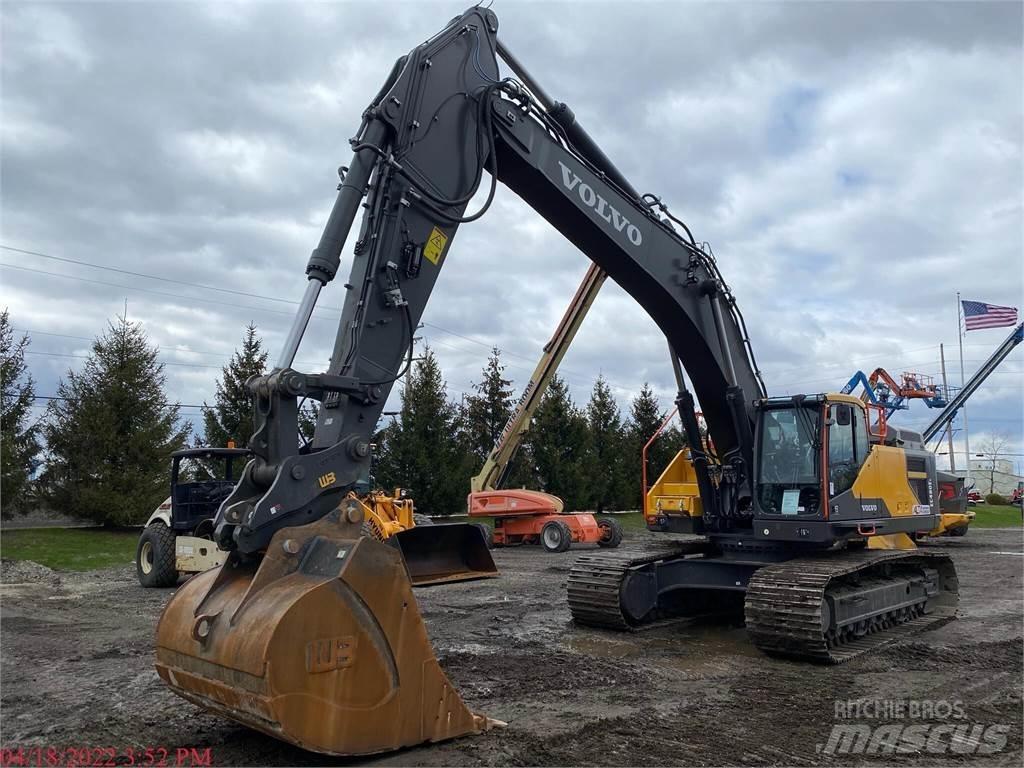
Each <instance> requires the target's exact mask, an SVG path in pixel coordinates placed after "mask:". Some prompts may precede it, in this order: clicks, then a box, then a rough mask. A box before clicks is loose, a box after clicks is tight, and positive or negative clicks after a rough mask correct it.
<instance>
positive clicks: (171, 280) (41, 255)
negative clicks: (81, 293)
mask: <svg viewBox="0 0 1024 768" xmlns="http://www.w3.org/2000/svg"><path fill="white" fill-rule="evenodd" d="M0 248H3V249H4V250H5V251H14V252H15V253H23V254H25V255H27V256H38V257H39V258H41V259H51V260H53V261H62V262H64V263H66V264H78V265H79V266H82V267H93V268H94V269H105V270H107V271H108V272H117V273H119V274H122V275H130V276H131V277H144V278H146V279H147V280H160V281H161V282H164V283H174V284H175V285H187V286H189V287H191V288H202V289H203V290H206V291H219V292H221V293H230V294H234V295H235V296H247V297H249V298H252V299H263V300H265V301H280V302H284V303H286V304H298V303H299V302H297V301H290V300H289V299H281V298H277V297H275V296H260V295H259V294H256V293H249V292H247V291H236V290H234V289H232V288H221V287H218V286H213V285H203V284H202V283H191V282H189V281H187V280H176V279H174V278H173V277H163V276H162V275H151V274H148V273H146V272H132V271H131V270H129V269H119V268H118V267H110V266H107V265H105V264H93V263H92V262H88V261H81V260H79V259H71V258H68V257H67V256H52V255H50V254H48V253H41V252H40V251H28V250H25V249H24V248H14V247H12V246H10V245H0ZM338 311H339V312H340V311H341V310H338Z"/></svg>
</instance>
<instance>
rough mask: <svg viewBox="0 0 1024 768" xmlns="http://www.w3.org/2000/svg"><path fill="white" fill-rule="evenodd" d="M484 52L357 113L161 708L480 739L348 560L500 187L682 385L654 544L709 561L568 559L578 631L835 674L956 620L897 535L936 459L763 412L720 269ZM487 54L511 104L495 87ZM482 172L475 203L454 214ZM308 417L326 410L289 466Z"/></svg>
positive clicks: (922, 503)
mask: <svg viewBox="0 0 1024 768" xmlns="http://www.w3.org/2000/svg"><path fill="white" fill-rule="evenodd" d="M497 32H498V19H497V16H496V15H495V14H494V12H493V11H492V10H490V9H486V8H481V7H479V6H474V7H472V8H470V9H469V10H467V11H466V12H465V13H463V14H461V15H460V16H458V17H456V18H455V19H453V20H452V21H451V22H450V23H449V24H448V25H447V26H445V27H444V28H443V29H442V30H441V31H440V32H438V33H437V34H435V35H434V36H432V37H431V38H430V39H428V40H427V41H426V42H424V43H422V44H421V45H419V46H417V47H416V48H414V49H413V50H412V51H410V52H409V53H408V54H407V55H405V56H403V57H401V58H400V59H399V60H398V61H397V62H396V63H395V66H394V68H393V69H392V71H391V73H390V75H389V76H388V78H387V80H386V81H385V83H384V85H383V86H382V87H381V89H380V91H379V92H378V94H377V95H376V96H375V97H374V99H373V101H372V103H371V104H370V106H369V107H368V108H367V109H366V111H365V113H364V115H363V121H362V125H361V126H360V127H359V130H358V131H357V133H356V136H355V138H354V139H352V148H353V152H354V156H353V158H352V160H351V162H350V163H349V166H348V168H347V169H342V176H343V178H342V181H341V185H340V187H339V191H338V196H337V199H336V202H335V205H334V208H333V210H332V212H331V214H330V217H329V219H328V222H327V225H326V227H325V229H324V232H323V236H322V237H321V240H320V243H319V245H318V246H317V248H316V249H315V250H314V251H313V253H312V255H311V257H310V259H309V263H308V265H307V268H306V272H307V275H308V278H309V281H308V283H307V288H306V292H305V295H304V298H303V300H302V303H301V306H300V308H299V312H298V315H297V317H296V319H295V322H294V324H293V326H292V329H291V331H290V333H289V335H288V337H287V340H286V342H285V345H284V349H283V351H282V353H281V355H280V357H279V358H278V360H277V365H276V367H275V368H274V369H273V370H272V371H271V372H270V373H268V374H267V375H265V376H261V377H256V378H255V379H253V380H252V381H251V382H250V387H251V389H252V391H253V393H254V395H255V398H256V405H257V409H256V410H257V414H258V419H259V422H258V429H257V431H256V433H255V436H254V438H253V442H252V449H253V451H254V454H255V455H254V458H253V460H252V461H251V462H250V463H249V464H248V466H247V467H246V469H245V471H244V474H243V477H242V479H241V480H240V482H239V484H238V486H237V487H236V488H235V490H234V492H233V493H232V495H231V496H230V497H228V498H227V499H226V500H225V501H224V503H223V505H222V507H221V509H220V511H219V512H218V515H217V520H216V527H215V536H216V538H217V541H218V542H219V543H220V545H221V546H222V547H224V548H225V549H229V550H230V551H231V553H230V555H229V556H228V559H227V561H226V563H225V564H224V565H223V566H222V567H220V568H219V569H216V570H214V571H210V572H207V573H204V574H202V575H200V576H197V577H196V578H194V579H192V580H191V581H189V582H188V583H187V584H185V585H184V586H183V587H182V588H181V589H180V590H179V591H178V592H177V593H176V594H175V595H174V597H173V598H172V599H171V600H170V601H169V603H168V605H167V608H166V610H165V612H164V615H163V617H162V618H161V621H160V624H159V626H158V629H157V669H158V672H159V674H160V675H161V677H162V678H163V679H164V680H165V681H166V682H167V683H168V684H169V685H170V686H171V687H172V688H173V689H174V690H175V691H177V692H178V693H180V694H181V695H182V696H184V697H186V698H188V699H189V700H191V701H193V702H195V703H197V704H200V705H202V706H204V707H207V708H209V709H211V710H213V711H215V712H219V713H221V714H223V715H226V716H228V717H231V718H234V719H235V720H237V721H239V722H242V723H245V724H247V725H249V726H251V727H253V728H257V729H259V730H262V731H264V732H266V733H269V734H271V735H273V736H276V737H278V738H282V739H285V740H287V741H290V742H293V743H295V744H298V745H300V746H302V747H305V748H307V749H312V750H316V751H320V752H327V753H333V754H366V753H371V752H379V751H383V750H388V749H395V748H398V747H401V746H408V745H413V744H417V743H421V742H424V741H436V740H439V739H445V738H451V737H453V736H458V735H461V734H466V733H474V732H479V731H481V730H484V729H486V728H488V727H490V725H492V724H493V723H492V721H489V720H488V719H487V718H486V717H484V716H482V715H479V714H475V713H472V712H470V711H469V709H468V708H467V707H466V706H465V704H464V703H463V702H462V700H461V699H460V697H459V695H458V693H456V691H455V690H454V689H453V687H452V685H451V683H450V682H449V681H448V679H447V678H446V677H445V675H444V673H443V671H442V670H441V668H440V666H439V665H438V662H437V660H436V658H435V657H434V654H433V651H432V650H431V647H430V643H429V640H428V639H427V635H426V630H425V627H424V624H423V621H422V619H421V617H420V615H419V611H418V609H417V605H416V600H415V598H414V597H413V594H412V590H411V588H410V585H409V577H408V574H407V573H406V571H405V569H404V568H403V566H402V563H401V558H400V556H399V555H398V553H397V552H396V551H395V550H393V549H391V548H390V547H387V546H385V545H383V544H381V543H379V542H377V541H375V540H374V539H372V538H368V537H362V538H361V537H360V535H359V529H360V525H361V522H362V513H361V512H360V509H359V505H358V504H356V503H353V499H352V498H351V497H350V496H349V494H350V493H351V491H352V489H353V487H354V486H355V484H356V482H357V481H358V479H359V478H360V477H361V476H364V475H365V474H366V472H367V470H368V463H369V461H370V438H371V434H372V432H373V429H374V427H375V425H376V423H377V419H378V417H379V416H380V414H381V410H382V409H383V407H384V403H385V401H386V399H387V397H388V393H389V391H390V389H391V386H392V385H393V383H394V382H395V381H396V380H397V379H398V378H400V377H401V376H402V375H403V374H404V373H405V372H406V371H407V370H408V368H409V366H410V365H411V355H412V342H413V335H414V330H415V328H416V325H417V323H418V322H419V320H420V316H421V315H422V313H423V310H424V307H425V306H426V302H427V299H428V298H429V296H430V293H431V291H432V290H433V287H434V283H435V281H436V280H437V277H438V275H439V274H440V272H441V270H442V269H443V268H444V267H445V265H446V263H447V262H448V261H449V260H452V259H456V260H458V259H459V258H466V257H465V256H462V257H456V256H455V255H454V254H453V252H452V249H451V245H452V240H453V239H454V237H455V235H456V234H457V231H458V228H459V226H460V225H461V224H463V223H468V222H472V221H475V220H476V219H477V218H479V217H480V216H482V215H483V213H484V211H485V210H486V208H487V207H488V206H489V205H490V203H491V201H492V200H493V198H494V194H495V190H496V186H497V182H498V181H501V182H502V183H503V184H505V185H506V186H507V187H508V188H509V189H511V190H512V191H513V192H514V193H515V194H517V195H519V196H520V197H521V198H522V199H523V200H525V201H526V202H527V203H528V204H529V205H530V206H531V207H532V208H533V209H534V210H535V211H537V212H538V213H539V214H540V215H541V216H543V217H544V218H545V219H547V220H548V221H549V222H550V223H551V224H552V225H553V226H554V227H555V228H556V229H558V230H559V231H560V232H561V233H562V234H563V235H564V236H565V237H566V238H568V239H569V240H570V241H571V242H572V243H574V244H575V245H576V246H577V247H578V248H579V249H580V250H581V251H582V252H583V253H584V254H585V255H586V256H587V257H589V258H590V259H591V260H592V261H593V262H595V263H596V264H597V265H598V266H599V267H600V268H601V269H602V270H603V271H605V272H606V273H607V274H608V276H609V277H610V278H611V279H612V280H614V281H615V282H617V283H618V284H619V285H620V286H622V287H623V288H624V289H625V290H626V291H627V292H628V293H629V294H630V295H632V296H633V298H635V299H636V301H637V302H638V303H639V304H640V305H641V307H642V308H643V309H644V310H645V311H646V312H647V313H648V314H649V315H650V316H651V317H652V318H653V319H654V321H655V323H657V325H658V326H659V328H660V329H661V331H662V332H663V333H664V335H665V336H666V337H667V339H668V341H669V343H670V345H671V347H672V349H673V350H674V353H675V355H676V356H677V357H678V360H679V361H681V363H682V366H683V367H685V369H686V373H687V374H688V377H689V381H690V384H691V387H692V389H691V388H687V387H686V386H685V383H684V380H683V377H682V376H681V375H680V376H679V379H678V380H679V383H680V393H679V397H678V398H677V403H678V405H679V411H680V414H681V415H682V420H683V425H684V429H685V431H686V435H687V437H688V440H689V445H690V458H691V463H692V470H693V479H694V483H693V486H694V488H695V490H696V497H695V498H698V499H699V504H692V505H690V506H689V509H688V511H687V514H685V515H678V516H672V517H668V516H666V517H665V519H663V520H662V519H658V520H656V521H654V525H655V526H656V527H658V528H660V529H665V530H681V531H691V532H702V533H704V534H706V536H705V538H704V539H703V540H701V541H694V542H692V543H689V544H686V545H683V546H674V545H673V546H671V547H669V548H667V549H664V548H663V549H661V550H660V551H658V552H652V553H650V554H648V555H644V556H637V555H636V553H632V554H628V553H618V552H609V553H607V554H602V555H600V556H591V557H586V556H585V557H581V558H579V560H578V561H577V565H576V567H575V568H574V569H573V571H572V573H571V575H570V579H569V606H570V609H571V611H572V615H573V617H574V618H575V620H576V621H577V622H582V623H588V624H593V625H597V626H607V627H619V628H626V627H630V626H636V625H641V624H643V623H645V622H648V621H650V620H652V619H656V618H659V617H661V616H664V615H669V614H674V613H679V612H682V613H687V612H690V611H692V610H699V608H700V605H701V604H702V603H706V602H707V601H708V600H709V599H710V600H714V601H716V602H719V603H721V602H725V601H728V600H730V599H731V600H732V601H734V602H737V603H738V604H739V605H741V606H742V605H745V613H746V621H747V627H748V630H749V632H750V634H751V636H752V638H753V640H754V642H755V643H756V644H757V645H758V646H759V647H761V648H763V649H765V650H766V651H769V652H771V653H780V654H787V655H790V656H794V657H797V658H802V659H810V660H815V661H824V662H835V661H841V660H843V659H845V658H849V657H850V656H852V655H856V654H857V653H863V652H866V651H870V650H871V649H872V648H874V647H875V646H876V645H877V643H878V642H881V641H884V640H886V639H888V638H889V637H892V636H895V635H896V634H897V633H899V632H902V631H909V630H910V629H915V628H919V627H921V626H924V625H926V624H927V623H929V622H930V621H934V620H937V619H944V618H948V617H949V616H951V615H952V611H953V606H955V602H956V576H955V572H954V570H953V566H952V564H951V562H950V561H949V559H948V558H947V557H945V556H942V555H938V554H933V553H923V552H919V551H917V550H915V549H914V545H913V542H912V541H911V540H910V538H909V537H908V536H907V534H908V533H911V532H915V531H918V530H928V529H930V528H932V527H934V525H935V523H936V522H937V519H938V507H937V500H936V498H935V488H934V457H933V456H932V455H931V454H930V453H928V452H926V451H920V450H917V449H915V448H912V447H909V446H904V447H896V446H888V445H883V444H881V443H880V442H876V443H875V444H872V442H871V441H872V439H874V440H876V441H877V440H878V438H879V435H878V434H877V432H876V434H875V435H874V436H873V435H872V427H871V424H870V422H869V420H868V418H867V413H866V411H865V408H864V406H863V404H862V403H861V402H860V400H858V399H857V398H852V397H849V396H843V395H831V394H819V395H807V396H797V397H785V398H768V397H767V396H766V392H765V388H764V385H763V384H762V382H761V378H760V376H759V374H758V372H757V368H756V366H755V364H754V360H753V354H752V350H751V348H750V344H749V340H748V337H747V333H746V330H745V327H744V323H743V319H742V316H741V314H740V312H739V310H738V308H737V306H736V303H735V301H734V298H733V295H732V293H731V292H730V291H729V289H728V287H727V286H726V284H725V281H724V279H723V277H722V274H721V273H720V272H719V269H718V266H717V264H716V263H715V260H714V259H713V258H712V257H711V256H710V255H709V254H707V253H705V252H704V251H702V250H701V249H700V248H699V247H697V245H696V244H695V242H694V241H693V238H692V237H691V236H690V234H689V231H688V230H687V229H686V228H685V226H682V225H681V222H678V220H675V219H673V217H672V216H671V214H670V213H669V212H668V209H667V208H666V207H665V206H664V205H663V204H662V203H661V202H660V200H659V199H658V198H656V197H654V196H653V195H640V194H638V193H637V192H636V191H635V190H634V189H633V188H632V186H631V185H630V184H629V182H628V181H626V179H625V178H624V177H623V175H622V174H621V173H620V172H619V171H618V170H617V169H616V168H615V166H613V165H612V164H611V162H610V161H609V160H608V158H607V157H605V155H604V153H603V152H601V150H600V149H599V148H598V147H597V145H596V144H595V143H594V142H593V140H592V139H591V138H590V136H589V135H588V134H587V133H586V131H584V130H583V128H582V127H581V126H580V125H579V123H578V122H577V121H576V120H575V117H574V115H573V113H572V110H570V109H569V108H568V107H567V106H566V105H564V104H561V103H556V102H554V101H553V100H552V99H551V98H550V97H549V96H548V95H547V94H546V93H545V92H544V90H543V89H542V88H541V87H540V86H539V85H538V84H537V83H536V81H535V80H534V79H533V78H532V77H531V76H530V75H529V73H528V72H527V71H526V69H525V68H524V67H523V66H522V64H520V63H519V62H518V61H517V60H516V58H515V56H514V55H513V54H512V53H511V52H510V51H509V50H508V48H507V47H505V46H504V45H503V44H502V43H501V41H499V40H498V38H497ZM499 56H500V57H501V58H502V59H503V60H504V61H505V63H506V64H507V65H508V67H509V69H510V70H511V72H512V73H513V74H514V75H515V76H516V77H515V78H513V77H502V76H501V74H500V73H499V68H498V57H499ZM485 171H487V172H488V173H489V174H490V181H489V187H488V191H487V196H486V201H485V203H484V204H483V207H482V208H481V209H480V210H478V211H475V212H473V213H472V214H467V212H466V209H467V206H468V204H469V201H470V199H471V198H473V196H474V195H475V194H476V192H477V191H478V190H479V189H480V187H481V184H482V183H483V180H484V179H485V178H486V176H487V174H485ZM361 208H362V209H363V210H364V214H363V217H362V222H361V225H360V227H359V231H358V234H357V236H356V239H355V245H354V249H353V251H354V258H353V262H352V266H351V270H350V273H349V278H348V281H347V283H346V284H345V290H346V297H345V302H344V307H343V310H342V315H341V323H340V326H339V329H338V335H337V340H336V343H335V346H334V352H333V355H332V358H331V364H330V366H329V368H328V370H327V371H325V372H323V373H301V372H299V371H296V370H294V369H292V368H291V365H292V363H293V360H294V359H295V354H296V350H297V349H298V346H299V342H300V340H301V338H302V336H303V333H304V330H305V327H306V324H307V322H308V320H309V317H310V314H311V312H312V311H313V307H314V305H315V303H316V300H317V296H318V295H319V293H320V290H321V288H322V287H323V286H324V285H325V284H326V283H328V282H330V281H331V280H332V279H333V278H334V277H335V275H336V273H337V271H338V269H339V263H340V257H341V251H342V248H343V246H344V244H345V242H346V241H347V239H348V236H349V230H350V228H351V227H352V224H353V222H354V220H355V217H356V214H357V213H358V211H359V210H360V209H361ZM485 287H486V286H485ZM303 397H307V398H313V399H315V400H318V401H319V402H320V404H321V407H320V411H319V420H318V424H317V428H316V433H315V435H314V437H313V440H312V442H311V444H310V445H309V446H308V449H307V450H305V451H299V450H297V449H296V446H297V445H298V440H297V439H296V432H297V422H296V417H297V411H298V403H299V400H300V399H301V398H303ZM695 401H699V402H700V405H701V411H702V413H703V418H704V420H705V421H706V423H707V428H708V432H709V437H710V441H709V444H711V445H713V446H714V451H715V453H714V455H712V454H710V453H709V452H707V451H704V450H703V449H702V448H701V445H702V444H701V439H700V435H699V431H698V429H697V421H696V416H695V410H694V405H695ZM869 543H870V544H872V545H874V546H877V545H879V544H881V545H883V546H885V547H887V548H886V549H874V548H869V547H868V546H867V545H868V544H869ZM744 597H745V602H744ZM926 614H930V615H929V616H928V617H927V618H926V617H925V615H926Z"/></svg>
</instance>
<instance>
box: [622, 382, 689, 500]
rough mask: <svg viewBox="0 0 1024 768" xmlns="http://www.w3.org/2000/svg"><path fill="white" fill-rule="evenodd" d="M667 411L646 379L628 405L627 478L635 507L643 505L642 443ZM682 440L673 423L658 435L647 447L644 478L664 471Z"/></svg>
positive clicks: (659, 423) (645, 441)
mask: <svg viewBox="0 0 1024 768" xmlns="http://www.w3.org/2000/svg"><path fill="white" fill-rule="evenodd" d="M666 415H668V412H667V411H665V410H663V409H662V407H661V404H660V403H659V402H658V397H657V395H655V394H654V391H653V390H652V389H651V387H650V385H649V384H647V383H646V382H645V383H644V385H643V388H642V389H641V390H640V392H639V393H637V395H636V397H634V398H633V402H632V404H631V407H630V413H629V419H628V420H627V422H626V455H627V457H628V460H627V462H628V463H627V466H628V467H629V468H630V469H629V471H628V473H627V474H628V476H629V477H628V482H629V484H630V486H631V487H630V490H629V494H628V498H629V500H630V506H635V507H636V508H637V509H641V508H642V499H641V487H640V486H641V478H642V474H641V470H642V465H643V461H642V455H643V448H644V445H645V444H646V443H647V441H648V440H650V439H651V435H653V434H654V432H655V431H656V430H657V429H658V427H659V426H661V423H662V421H664V419H665V416H666ZM684 443H685V441H684V440H683V435H682V433H681V432H680V431H679V429H678V428H677V427H676V426H675V425H672V426H670V427H669V428H667V429H666V430H665V431H664V432H662V433H661V435H659V436H658V439H657V440H655V441H654V443H653V444H652V445H651V447H650V448H649V449H648V451H647V482H648V484H652V483H654V481H655V480H657V479H658V476H659V475H661V473H662V472H664V471H665V467H667V466H668V464H669V462H670V461H671V460H672V458H673V457H674V456H675V455H676V453H678V452H679V451H680V450H681V449H682V447H683V445H684Z"/></svg>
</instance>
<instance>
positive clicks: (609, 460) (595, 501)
mask: <svg viewBox="0 0 1024 768" xmlns="http://www.w3.org/2000/svg"><path fill="white" fill-rule="evenodd" d="M586 417H587V426H588V427H589V432H590V434H589V439H588V441H587V448H588V452H587V486H588V488H589V491H590V493H589V502H590V505H591V506H592V507H593V508H594V509H595V510H597V511H598V512H603V511H605V510H606V509H616V508H622V507H623V506H624V505H626V504H628V493H627V491H626V489H625V485H626V473H627V471H628V470H627V467H628V466H629V465H631V464H632V463H633V462H628V461H627V459H628V457H627V456H625V454H624V450H625V448H626V439H625V434H624V432H623V428H622V418H621V416H620V414H619V406H618V404H617V403H616V402H615V398H614V397H613V396H612V390H611V387H609V386H608V382H607V381H605V379H604V377H603V376H598V378H597V381H595V382H594V389H593V391H592V392H591V395H590V402H588V403H587V409H586Z"/></svg>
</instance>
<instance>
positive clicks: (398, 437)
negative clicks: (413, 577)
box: [374, 347, 470, 515]
mask: <svg viewBox="0 0 1024 768" xmlns="http://www.w3.org/2000/svg"><path fill="white" fill-rule="evenodd" d="M458 411H459V409H458V407H457V406H456V405H455V404H454V403H452V402H450V401H449V400H448V393H447V385H446V384H445V382H444V379H443V377H442V375H441V368H440V366H439V365H438V362H437V358H436V356H435V355H434V353H433V351H432V350H431V349H430V348H429V347H428V348H426V349H425V350H424V352H423V356H422V359H421V360H419V361H418V362H417V363H416V365H415V366H414V367H413V370H412V371H410V373H409V375H408V377H407V379H406V382H405V386H404V388H403V390H402V407H401V410H400V412H399V417H398V419H396V420H395V421H393V422H392V423H391V424H389V425H388V426H387V427H385V428H384V429H383V430H381V431H380V432H379V433H378V434H377V436H376V441H375V442H376V445H377V451H376V456H375V461H374V473H375V477H374V480H375V482H376V484H377V485H378V486H380V487H383V488H392V487H402V488H406V489H409V490H410V491H411V494H412V497H413V499H414V501H415V503H416V509H417V510H419V511H420V512H422V513H423V514H426V515H450V514H453V513H456V512H461V511H462V510H463V509H465V505H466V500H465V495H466V492H467V490H468V486H467V478H468V477H469V472H470V467H469V465H468V463H467V457H466V454H465V452H464V451H463V447H462V445H461V444H460V441H459V439H458V435H459V433H460V431H461V430H462V426H461V424H460V419H459V412H458Z"/></svg>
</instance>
